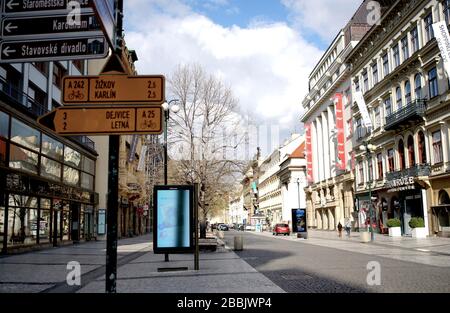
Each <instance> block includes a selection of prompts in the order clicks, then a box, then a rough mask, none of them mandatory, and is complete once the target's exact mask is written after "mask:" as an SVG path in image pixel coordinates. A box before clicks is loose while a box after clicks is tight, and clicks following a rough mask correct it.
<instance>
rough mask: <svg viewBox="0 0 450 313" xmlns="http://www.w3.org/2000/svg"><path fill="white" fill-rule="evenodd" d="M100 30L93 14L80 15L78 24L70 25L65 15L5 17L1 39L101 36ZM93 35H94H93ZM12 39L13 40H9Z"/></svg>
mask: <svg viewBox="0 0 450 313" xmlns="http://www.w3.org/2000/svg"><path fill="white" fill-rule="evenodd" d="M101 31H102V29H101V27H100V24H99V23H98V21H97V17H96V16H95V14H94V13H84V14H81V15H80V20H79V23H78V24H72V25H70V24H69V22H68V21H67V14H65V15H47V16H37V17H34V16H26V17H14V18H9V17H6V18H4V19H3V23H2V37H3V38H8V39H11V40H12V39H18V38H17V36H28V35H40V34H42V35H46V37H47V38H51V37H53V35H55V37H61V34H67V33H70V34H71V36H73V33H77V32H83V35H84V36H86V35H87V34H86V32H97V33H98V34H97V35H101V34H102V32H101ZM94 35H95V34H94ZM10 37H13V38H10Z"/></svg>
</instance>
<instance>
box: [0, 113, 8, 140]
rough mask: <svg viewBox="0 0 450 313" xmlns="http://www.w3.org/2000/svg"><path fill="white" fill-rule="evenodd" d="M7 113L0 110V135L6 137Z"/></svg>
mask: <svg viewBox="0 0 450 313" xmlns="http://www.w3.org/2000/svg"><path fill="white" fill-rule="evenodd" d="M8 132H9V115H8V114H6V113H3V112H2V111H0V137H4V138H8V137H9V135H8Z"/></svg>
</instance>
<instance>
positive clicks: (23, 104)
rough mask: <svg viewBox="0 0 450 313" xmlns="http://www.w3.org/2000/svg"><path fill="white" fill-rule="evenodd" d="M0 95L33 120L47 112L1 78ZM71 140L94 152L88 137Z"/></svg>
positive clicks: (46, 108) (45, 108) (41, 105)
mask: <svg viewBox="0 0 450 313" xmlns="http://www.w3.org/2000/svg"><path fill="white" fill-rule="evenodd" d="M0 93H1V94H2V95H5V96H7V97H8V98H9V100H12V102H13V103H15V104H18V105H20V108H22V109H23V110H26V111H27V112H28V113H29V114H30V115H31V116H32V117H33V118H35V119H37V118H38V117H39V116H42V115H44V114H46V113H48V112H49V110H48V107H47V106H46V105H44V104H41V103H39V102H37V101H36V100H34V99H33V98H31V97H30V96H29V95H27V94H26V93H24V92H23V91H22V90H20V89H18V88H16V87H15V86H13V85H11V84H10V83H8V82H7V81H6V80H5V79H4V78H2V77H0ZM71 138H73V139H74V140H75V141H77V142H79V143H81V144H82V145H84V146H86V147H88V148H90V149H92V150H95V143H94V142H93V141H92V140H91V139H89V138H88V137H86V136H71Z"/></svg>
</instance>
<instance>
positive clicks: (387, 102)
mask: <svg viewBox="0 0 450 313" xmlns="http://www.w3.org/2000/svg"><path fill="white" fill-rule="evenodd" d="M384 111H385V113H386V116H389V115H391V114H392V105H391V97H389V98H387V99H386V100H384Z"/></svg>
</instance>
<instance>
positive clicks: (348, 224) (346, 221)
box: [345, 217, 352, 238]
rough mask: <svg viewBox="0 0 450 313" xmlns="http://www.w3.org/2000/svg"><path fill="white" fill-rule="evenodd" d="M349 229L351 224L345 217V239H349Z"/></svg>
mask: <svg viewBox="0 0 450 313" xmlns="http://www.w3.org/2000/svg"><path fill="white" fill-rule="evenodd" d="M351 229H352V222H351V221H350V218H349V217H347V218H346V220H345V232H346V233H347V237H349V238H350V231H351Z"/></svg>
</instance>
